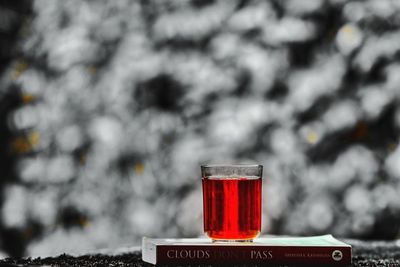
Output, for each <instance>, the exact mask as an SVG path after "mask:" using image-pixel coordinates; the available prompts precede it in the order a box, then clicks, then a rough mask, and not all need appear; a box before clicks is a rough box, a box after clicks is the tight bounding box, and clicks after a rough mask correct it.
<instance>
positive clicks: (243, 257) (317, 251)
mask: <svg viewBox="0 0 400 267" xmlns="http://www.w3.org/2000/svg"><path fill="white" fill-rule="evenodd" d="M142 260H143V261H145V262H148V263H151V264H155V265H156V264H160V265H192V264H207V265H210V264H262V265H268V264H272V265H276V264H279V265H281V264H307V265H310V264H319V265H321V264H325V265H336V266H344V265H350V264H351V246H350V245H348V244H346V243H344V242H342V241H339V240H337V239H335V238H334V237H333V236H332V235H322V236H310V237H262V238H257V239H255V240H254V241H253V242H211V240H210V239H205V238H182V239H160V238H158V239H157V238H147V237H144V238H143V240H142Z"/></svg>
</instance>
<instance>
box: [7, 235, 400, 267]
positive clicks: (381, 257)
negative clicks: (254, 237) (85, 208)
mask: <svg viewBox="0 0 400 267" xmlns="http://www.w3.org/2000/svg"><path fill="white" fill-rule="evenodd" d="M347 243H349V244H351V245H352V246H353V264H352V266H354V267H356V266H357V267H358V266H359V267H383V266H387V267H400V240H399V241H391V242H383V241H378V242H377V241H375V242H367V241H358V240H347ZM0 265H1V266H41V265H46V266H152V265H151V264H147V263H145V262H143V261H142V260H141V252H140V251H133V252H131V253H121V254H117V255H108V254H107V253H104V254H93V255H83V256H79V257H74V256H70V255H66V254H63V255H60V256H58V257H49V258H34V259H33V258H25V259H13V258H8V259H5V260H1V261H0ZM285 266H287V265H285Z"/></svg>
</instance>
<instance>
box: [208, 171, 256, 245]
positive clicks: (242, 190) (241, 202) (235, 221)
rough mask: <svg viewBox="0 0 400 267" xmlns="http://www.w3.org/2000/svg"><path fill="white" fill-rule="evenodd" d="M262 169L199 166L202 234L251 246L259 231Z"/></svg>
mask: <svg viewBox="0 0 400 267" xmlns="http://www.w3.org/2000/svg"><path fill="white" fill-rule="evenodd" d="M262 171H263V166H262V165H202V166H201V174H202V182H203V211H204V217H203V218H204V231H205V233H206V234H207V235H208V236H209V237H210V238H212V240H213V241H242V242H251V241H253V239H254V238H255V237H257V236H258V235H259V233H260V231H261V184H262V183H261V179H262Z"/></svg>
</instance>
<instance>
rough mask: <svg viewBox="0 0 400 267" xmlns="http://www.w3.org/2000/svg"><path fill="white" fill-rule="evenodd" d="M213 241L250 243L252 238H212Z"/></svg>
mask: <svg viewBox="0 0 400 267" xmlns="http://www.w3.org/2000/svg"><path fill="white" fill-rule="evenodd" d="M212 242H213V243H238V242H239V243H249V242H250V243H251V242H253V239H212Z"/></svg>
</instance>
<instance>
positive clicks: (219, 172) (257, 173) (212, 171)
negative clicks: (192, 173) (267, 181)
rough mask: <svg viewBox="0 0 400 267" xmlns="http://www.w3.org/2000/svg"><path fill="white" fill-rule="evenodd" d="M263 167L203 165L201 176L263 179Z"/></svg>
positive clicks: (256, 165)
mask: <svg viewBox="0 0 400 267" xmlns="http://www.w3.org/2000/svg"><path fill="white" fill-rule="evenodd" d="M263 169H264V167H263V165H261V164H205V165H201V176H202V177H203V178H207V177H214V178H217V177H218V178H219V179H224V178H238V177H240V178H246V177H247V178H249V179H250V178H251V179H254V178H255V177H259V178H262V176H263Z"/></svg>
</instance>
